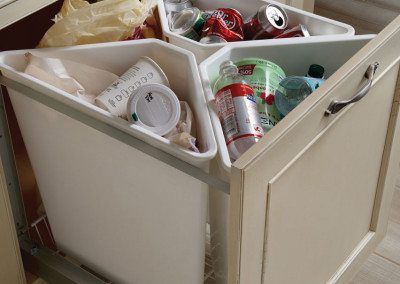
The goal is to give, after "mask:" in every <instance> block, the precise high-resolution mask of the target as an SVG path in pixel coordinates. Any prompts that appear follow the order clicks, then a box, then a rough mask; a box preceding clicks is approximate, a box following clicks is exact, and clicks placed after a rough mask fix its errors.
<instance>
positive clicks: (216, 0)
mask: <svg viewBox="0 0 400 284" xmlns="http://www.w3.org/2000/svg"><path fill="white" fill-rule="evenodd" d="M266 3H274V4H277V5H279V6H280V7H282V8H283V9H284V10H285V12H286V14H287V16H288V26H289V27H293V26H296V25H298V24H303V25H305V26H306V27H307V29H308V31H309V32H310V34H311V35H312V36H318V37H320V36H323V37H335V38H338V37H342V36H344V37H348V36H353V35H354V28H353V27H352V26H350V25H347V24H344V23H341V22H338V21H334V20H331V19H328V18H325V17H322V16H319V15H315V14H313V13H309V12H306V11H303V10H300V9H297V8H294V7H291V6H288V5H285V4H282V3H279V2H276V1H262V0H248V1H223V0H198V1H193V6H195V7H197V8H199V9H200V10H205V11H210V10H213V9H217V8H234V9H236V10H238V11H239V12H240V13H241V14H242V16H243V19H244V20H245V21H246V20H248V19H249V18H251V17H253V16H254V15H255V14H256V12H257V11H258V9H259V8H260V7H261V6H262V5H264V4H266ZM158 11H159V16H160V21H161V27H162V31H163V35H164V37H165V38H166V40H167V41H168V42H170V43H172V44H174V45H176V46H180V47H183V48H185V49H187V50H189V51H191V52H193V53H194V55H195V56H196V59H197V62H198V63H200V62H202V61H203V60H205V59H206V58H207V57H208V56H210V55H211V54H213V53H215V52H216V51H217V50H218V49H220V48H222V47H224V46H226V45H229V44H230V43H212V44H205V43H200V42H197V41H194V40H191V39H189V38H186V37H184V36H182V35H179V34H176V33H174V32H171V30H170V28H169V22H168V18H167V15H166V12H165V7H164V2H163V0H158ZM292 40H296V39H292ZM247 44H252V43H249V42H248V43H247Z"/></svg>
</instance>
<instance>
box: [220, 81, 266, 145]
mask: <svg viewBox="0 0 400 284" xmlns="http://www.w3.org/2000/svg"><path fill="white" fill-rule="evenodd" d="M253 94H254V91H253V89H252V88H251V87H250V86H249V85H247V84H243V83H234V84H231V85H228V86H225V87H223V88H222V89H220V90H219V91H218V92H217V94H216V95H215V102H216V106H217V109H218V116H219V119H220V121H221V125H222V129H223V132H224V135H225V140H226V144H227V145H229V144H230V143H232V142H233V141H236V140H238V139H240V138H244V137H249V136H253V137H256V138H261V137H262V136H263V134H264V132H263V129H262V127H261V121H260V116H259V114H258V111H257V104H256V101H255V98H254V96H253Z"/></svg>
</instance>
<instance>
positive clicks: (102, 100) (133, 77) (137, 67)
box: [95, 56, 169, 118]
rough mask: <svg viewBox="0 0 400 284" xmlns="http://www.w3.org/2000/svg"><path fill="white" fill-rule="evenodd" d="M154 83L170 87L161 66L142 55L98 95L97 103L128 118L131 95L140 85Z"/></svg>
mask: <svg viewBox="0 0 400 284" xmlns="http://www.w3.org/2000/svg"><path fill="white" fill-rule="evenodd" d="M153 83H158V84H163V85H166V86H168V87H169V81H168V78H167V76H166V75H165V73H164V72H163V70H162V69H161V67H160V66H158V64H157V63H156V62H154V61H153V60H152V59H151V58H149V57H146V56H142V57H140V59H139V61H138V62H136V63H135V64H134V65H133V66H132V67H131V68H129V69H128V70H127V71H126V72H125V73H124V74H123V75H122V76H121V77H119V78H118V79H117V80H116V81H115V82H114V83H112V84H111V85H110V86H109V87H108V88H107V89H105V90H104V91H103V92H102V93H101V94H100V95H99V96H97V97H96V99H95V105H97V106H98V107H100V108H102V109H105V110H107V111H109V112H110V113H111V114H113V115H116V116H119V117H123V118H126V107H127V103H128V100H129V97H130V96H131V95H132V94H133V93H134V92H135V91H136V90H137V89H138V88H139V87H141V86H143V85H147V84H153Z"/></svg>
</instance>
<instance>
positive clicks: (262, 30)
mask: <svg viewBox="0 0 400 284" xmlns="http://www.w3.org/2000/svg"><path fill="white" fill-rule="evenodd" d="M287 24H288V16H287V14H286V12H285V11H284V10H283V9H282V8H281V7H279V6H278V5H275V4H267V5H264V6H262V7H261V8H260V9H259V10H258V12H257V13H256V14H255V15H254V16H253V18H251V19H250V21H249V22H247V23H246V24H245V25H244V31H245V36H246V39H248V40H252V39H269V38H274V37H276V36H278V35H280V34H281V33H283V32H284V30H285V29H286V27H287Z"/></svg>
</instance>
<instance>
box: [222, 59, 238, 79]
mask: <svg viewBox="0 0 400 284" xmlns="http://www.w3.org/2000/svg"><path fill="white" fill-rule="evenodd" d="M226 68H234V69H235V70H236V72H235V73H238V72H239V69H238V68H237V66H236V65H235V64H233V61H231V60H226V61H223V62H222V63H221V64H220V65H219V73H220V74H221V75H222V72H223V70H224V69H226Z"/></svg>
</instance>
